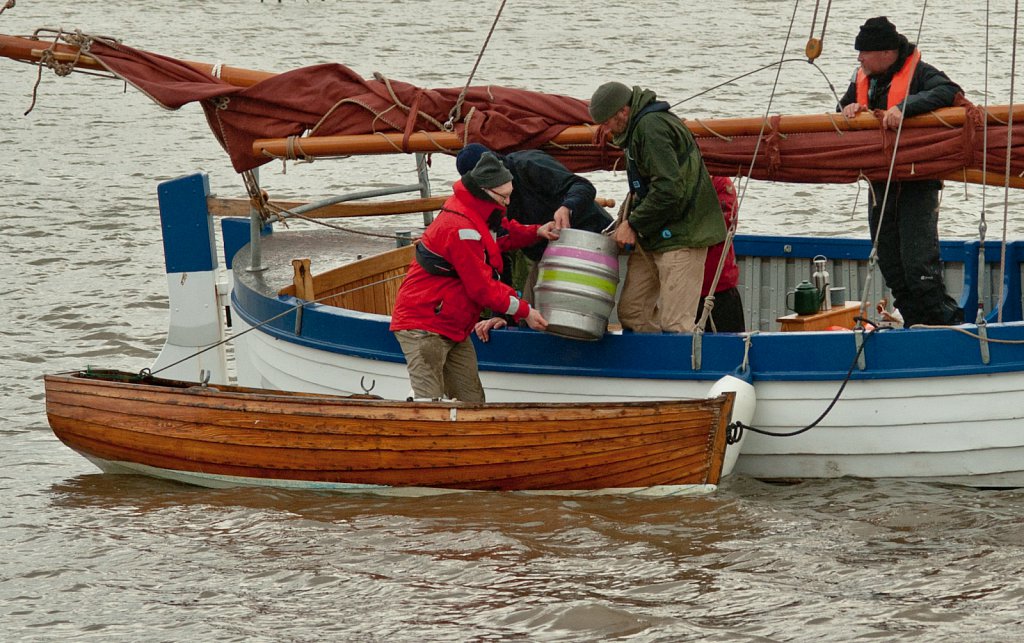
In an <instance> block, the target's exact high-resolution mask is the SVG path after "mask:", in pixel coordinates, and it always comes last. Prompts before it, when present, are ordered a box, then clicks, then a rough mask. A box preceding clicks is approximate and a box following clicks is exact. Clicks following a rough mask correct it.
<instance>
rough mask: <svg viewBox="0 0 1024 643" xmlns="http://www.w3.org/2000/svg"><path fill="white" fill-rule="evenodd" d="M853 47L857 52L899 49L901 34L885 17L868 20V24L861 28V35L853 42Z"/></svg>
mask: <svg viewBox="0 0 1024 643" xmlns="http://www.w3.org/2000/svg"><path fill="white" fill-rule="evenodd" d="M853 47H854V49H856V50H857V51H888V50H890V49H899V48H900V34H899V32H898V31H896V25H894V24H892V23H891V22H889V19H888V18H886V17H885V16H878V17H877V18H868V20H867V22H865V23H864V24H862V25H861V26H860V33H858V34H857V39H856V40H854V41H853Z"/></svg>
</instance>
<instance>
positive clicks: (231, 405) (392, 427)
mask: <svg viewBox="0 0 1024 643" xmlns="http://www.w3.org/2000/svg"><path fill="white" fill-rule="evenodd" d="M158 383H161V384H163V385H161V386H157V385H155V384H158ZM46 387H47V413H48V417H49V418H50V422H51V426H52V427H53V429H54V433H55V434H56V435H57V436H58V437H59V438H60V439H61V440H62V441H64V442H65V443H66V444H68V445H69V446H70V447H71V448H73V449H75V450H78V451H80V452H82V453H83V454H86V455H89V456H91V457H94V458H97V459H100V460H107V461H113V462H129V463H137V464H143V465H147V466H149V467H155V468H158V469H167V470H171V471H184V472H201V473H204V474H215V475H220V476H228V477H231V476H234V477H238V476H245V477H249V478H259V479H263V480H307V481H318V482H340V483H348V484H374V485H388V486H401V487H405V486H431V487H445V488H465V489H509V490H511V489H566V490H568V489H600V488H606V487H615V488H619V487H631V488H632V487H647V486H654V485H677V484H716V483H717V479H718V477H719V475H720V473H721V466H722V456H723V454H724V446H725V442H724V440H725V426H726V423H727V421H728V417H729V413H730V411H731V402H732V397H731V396H725V397H723V398H721V399H719V400H716V401H709V400H696V401H667V402H651V403H648V404H644V403H614V404H536V405H527V404H504V405H502V404H485V405H461V404H445V403H428V404H422V403H419V404H418V403H396V402H387V401H383V400H367V399H359V398H356V399H353V398H343V397H333V396H319V395H312V394H287V393H278V392H272V391H261V390H253V389H240V388H236V387H222V388H224V389H225V390H223V391H215V390H212V389H203V388H201V387H190V386H188V385H185V384H182V383H174V382H166V381H164V380H156V379H154V380H152V381H151V382H149V383H147V384H130V383H119V382H110V381H102V380H97V379H92V378H89V377H82V376H47V377H46ZM453 409H454V412H455V414H456V416H457V417H458V420H457V421H453V420H452V419H451V417H452V415H451V414H452V413H453Z"/></svg>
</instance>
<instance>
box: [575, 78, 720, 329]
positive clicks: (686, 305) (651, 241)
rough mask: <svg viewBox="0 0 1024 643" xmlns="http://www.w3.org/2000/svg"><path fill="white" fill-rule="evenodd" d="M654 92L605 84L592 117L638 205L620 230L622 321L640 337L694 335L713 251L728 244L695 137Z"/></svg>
mask: <svg viewBox="0 0 1024 643" xmlns="http://www.w3.org/2000/svg"><path fill="white" fill-rule="evenodd" d="M668 110H669V105H668V103H666V102H664V101H659V100H657V95H656V94H655V93H654V92H653V91H651V90H649V89H643V88H641V87H638V86H634V87H633V88H632V89H630V88H629V87H627V86H626V85H623V84H622V83H618V82H610V83H605V84H603V85H601V86H600V87H598V88H597V90H596V91H595V92H594V95H593V97H592V98H591V99H590V116H591V117H592V118H593V119H594V122H595V123H599V124H603V123H606V124H607V126H608V129H609V131H610V132H611V134H612V143H614V144H615V145H617V146H619V147H621V148H622V149H623V151H624V152H625V156H626V176H627V178H628V180H629V192H630V199H629V201H630V202H628V203H627V204H626V210H625V212H624V213H625V216H624V217H623V219H622V221H620V223H619V225H618V227H617V228H616V229H615V236H614V238H615V240H616V241H617V242H618V243H619V246H620V247H625V248H630V247H633V248H635V250H634V251H633V252H632V254H630V256H629V261H628V263H627V272H626V281H625V283H624V284H623V287H622V294H621V295H620V297H619V305H618V317H619V321H620V322H621V323H622V327H623V328H624V329H628V330H633V331H636V332H659V331H660V332H673V333H686V332H691V331H692V330H693V329H694V326H695V322H694V318H693V311H695V310H697V307H698V305H699V301H700V289H701V285H702V283H703V277H704V259H705V257H706V256H707V250H708V246H713V245H715V244H716V243H719V242H721V241H723V240H724V239H725V223H724V220H723V217H722V210H721V208H720V207H719V205H718V197H717V195H716V193H715V188H714V185H713V184H712V183H711V177H710V175H708V171H707V168H705V167H704V159H703V157H702V156H701V154H700V149H699V148H698V147H697V143H696V142H695V141H694V140H693V135H692V134H690V130H689V129H687V128H686V126H684V125H683V124H682V122H680V120H679V118H678V117H677V116H675V115H674V114H672V113H671V112H670V111H668Z"/></svg>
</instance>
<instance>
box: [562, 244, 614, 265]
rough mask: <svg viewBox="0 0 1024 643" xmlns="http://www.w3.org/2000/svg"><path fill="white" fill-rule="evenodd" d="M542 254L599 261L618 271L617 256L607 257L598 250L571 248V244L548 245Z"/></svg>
mask: <svg viewBox="0 0 1024 643" xmlns="http://www.w3.org/2000/svg"><path fill="white" fill-rule="evenodd" d="M544 256H545V257H547V256H551V257H568V258H569V259H582V260H584V261H593V262H594V263H600V264H603V265H605V266H607V267H608V268H611V269H612V270H615V271H618V269H619V258H618V257H609V256H608V255H606V254H602V253H600V252H594V251H593V250H584V249H582V248H573V247H571V246H554V245H551V246H548V247H547V249H546V250H544Z"/></svg>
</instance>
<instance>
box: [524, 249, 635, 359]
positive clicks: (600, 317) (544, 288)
mask: <svg viewBox="0 0 1024 643" xmlns="http://www.w3.org/2000/svg"><path fill="white" fill-rule="evenodd" d="M538 268H539V274H538V276H537V285H536V286H535V287H534V289H533V293H534V298H535V299H536V302H535V305H536V306H537V309H538V310H540V313H541V314H542V315H544V318H545V319H547V320H548V332H549V333H553V334H555V335H560V336H562V337H569V338H572V339H587V340H595V339H600V338H601V337H602V336H603V335H604V333H605V331H606V330H607V329H608V315H609V314H610V313H611V311H612V308H614V306H615V289H616V288H617V287H618V285H619V257H618V247H617V246H616V244H615V242H614V241H612V240H611V239H610V238H608V237H606V236H604V235H602V234H598V233H596V232H587V231H586V230H573V229H565V230H562V231H561V232H560V236H559V238H558V239H556V240H554V241H551V242H549V243H548V247H547V249H545V250H544V256H543V257H541V260H540V266H539V267H538Z"/></svg>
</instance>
